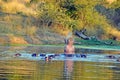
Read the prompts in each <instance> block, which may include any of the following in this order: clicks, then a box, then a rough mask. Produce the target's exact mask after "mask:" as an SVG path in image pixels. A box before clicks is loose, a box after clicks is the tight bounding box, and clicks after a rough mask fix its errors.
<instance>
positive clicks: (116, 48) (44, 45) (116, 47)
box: [1, 44, 120, 51]
mask: <svg viewBox="0 0 120 80" xmlns="http://www.w3.org/2000/svg"><path fill="white" fill-rule="evenodd" d="M1 46H21V47H22V46H26V47H27V46H35V47H40V46H43V47H53V48H54V47H58V48H59V47H62V48H64V44H57V45H52V44H51V45H49V44H48V45H46V44H42V45H37V44H6V45H1ZM75 48H81V49H95V50H113V51H120V46H109V45H75Z"/></svg>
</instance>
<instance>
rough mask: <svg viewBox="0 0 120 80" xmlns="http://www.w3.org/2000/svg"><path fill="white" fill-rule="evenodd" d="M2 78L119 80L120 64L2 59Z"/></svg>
mask: <svg viewBox="0 0 120 80" xmlns="http://www.w3.org/2000/svg"><path fill="white" fill-rule="evenodd" d="M0 65H1V66H0V80H119V79H120V65H119V64H110V63H92V62H80V61H78V62H73V61H70V60H68V61H53V62H44V61H27V60H25V61H24V60H10V61H7V60H6V61H0Z"/></svg>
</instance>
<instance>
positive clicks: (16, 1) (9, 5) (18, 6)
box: [0, 0, 36, 15]
mask: <svg viewBox="0 0 120 80" xmlns="http://www.w3.org/2000/svg"><path fill="white" fill-rule="evenodd" d="M29 1H30V0H11V1H10V2H2V1H0V5H1V9H2V11H3V12H7V13H17V12H22V13H23V14H27V15H35V14H36V11H34V10H33V9H32V8H29V7H26V6H25V3H27V2H29Z"/></svg>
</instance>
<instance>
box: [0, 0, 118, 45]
mask: <svg viewBox="0 0 120 80" xmlns="http://www.w3.org/2000/svg"><path fill="white" fill-rule="evenodd" d="M119 3H120V2H119V0H117V1H112V2H110V1H109V0H15V1H14V0H0V5H1V6H0V34H1V35H6V36H7V37H11V36H10V35H13V37H15V39H16V36H17V38H19V37H23V39H24V40H25V41H22V43H26V42H27V43H30V44H34V43H35V44H41V43H46V42H47V44H49V41H51V40H53V37H52V36H58V35H59V34H60V35H59V37H61V38H60V39H63V36H66V35H67V34H68V32H70V31H73V32H74V30H81V29H83V28H85V29H86V30H87V33H86V34H87V35H88V36H96V37H98V38H100V39H102V40H107V39H110V40H117V41H119V40H120V37H119V35H120V31H119V30H120V28H119V24H120V22H119V20H120V18H119V15H120V14H119V12H120V8H119V7H120V6H119ZM116 17H117V19H116ZM48 33H49V35H50V34H53V33H54V34H56V35H50V36H48V35H47V34H48ZM36 36H37V37H36ZM43 36H46V38H43V39H44V40H45V41H44V40H43V39H42V38H41V37H43ZM28 37H29V38H28ZM10 40H11V39H10ZM17 40H19V39H17ZM57 40H58V39H57ZM0 41H1V42H2V41H3V40H2V39H1V38H0ZM39 41H40V42H39ZM54 41H55V40H54ZM36 42H37V43H36ZM90 42H91V41H90ZM8 43H9V42H8ZM13 43H14V42H13Z"/></svg>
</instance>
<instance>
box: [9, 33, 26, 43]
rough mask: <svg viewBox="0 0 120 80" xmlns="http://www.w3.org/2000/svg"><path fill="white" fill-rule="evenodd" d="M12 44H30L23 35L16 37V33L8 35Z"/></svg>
mask: <svg viewBox="0 0 120 80" xmlns="http://www.w3.org/2000/svg"><path fill="white" fill-rule="evenodd" d="M8 37H9V39H10V43H11V44H28V43H27V42H26V41H25V40H24V38H23V37H20V36H19V37H16V36H14V35H8Z"/></svg>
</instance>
